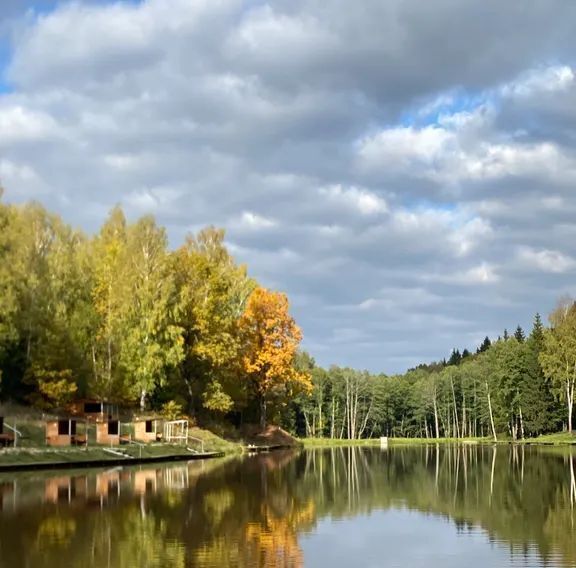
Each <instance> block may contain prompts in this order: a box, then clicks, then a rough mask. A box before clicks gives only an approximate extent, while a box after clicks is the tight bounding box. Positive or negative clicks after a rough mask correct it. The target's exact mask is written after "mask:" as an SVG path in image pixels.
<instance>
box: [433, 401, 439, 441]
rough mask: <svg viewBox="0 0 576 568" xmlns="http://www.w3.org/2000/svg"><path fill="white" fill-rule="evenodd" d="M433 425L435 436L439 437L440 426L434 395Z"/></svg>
mask: <svg viewBox="0 0 576 568" xmlns="http://www.w3.org/2000/svg"><path fill="white" fill-rule="evenodd" d="M434 426H435V427H436V438H440V428H439V427H438V405H437V404H436V396H434Z"/></svg>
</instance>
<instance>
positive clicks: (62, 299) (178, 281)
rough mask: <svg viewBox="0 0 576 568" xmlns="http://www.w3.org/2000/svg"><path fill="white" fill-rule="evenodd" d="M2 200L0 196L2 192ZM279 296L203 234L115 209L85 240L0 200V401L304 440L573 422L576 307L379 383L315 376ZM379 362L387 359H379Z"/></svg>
mask: <svg viewBox="0 0 576 568" xmlns="http://www.w3.org/2000/svg"><path fill="white" fill-rule="evenodd" d="M0 196H1V194H0ZM301 339H302V333H301V331H300V329H299V327H298V326H297V324H296V322H295V321H294V319H293V318H292V316H291V315H290V313H289V301H288V298H287V296H286V295H285V294H283V293H281V292H276V291H272V290H267V289H266V288H264V287H262V286H260V285H259V284H258V282H256V281H255V280H254V278H252V277H250V276H249V275H248V271H247V268H246V267H245V266H243V265H240V264H238V263H237V262H236V261H235V260H234V258H233V257H232V256H231V254H230V253H229V252H228V250H227V248H226V245H225V235H224V231H223V230H222V229H217V228H214V227H207V228H205V229H203V230H201V231H200V232H199V233H197V234H191V235H188V236H187V237H186V239H185V242H184V243H183V244H182V245H181V246H180V247H178V248H176V249H173V250H172V249H170V247H169V245H168V239H167V234H166V230H165V229H164V228H163V227H161V226H159V225H158V224H157V223H156V221H155V219H154V218H153V217H152V216H145V217H142V218H140V219H138V220H136V221H134V222H132V223H130V222H128V220H127V219H126V217H125V215H124V213H123V211H122V210H121V208H119V207H115V208H113V209H112V211H111V212H110V213H109V215H108V218H107V219H106V221H105V222H104V224H103V225H102V226H101V227H100V229H99V231H98V232H97V233H96V234H94V235H86V234H85V233H83V232H82V231H79V230H76V229H74V228H72V227H71V226H70V225H68V224H67V223H65V222H64V221H63V220H62V219H61V218H60V217H59V216H58V215H56V214H54V213H51V212H49V211H47V210H46V209H45V208H44V207H43V206H41V205H40V204H38V203H28V204H24V205H10V204H7V203H4V202H2V201H0V398H1V399H2V400H4V401H8V400H9V401H14V402H17V403H21V404H30V405H34V406H35V407H38V408H42V409H46V408H54V409H56V408H61V407H63V406H65V405H66V404H67V402H69V401H71V400H73V399H74V398H78V397H93V398H98V399H105V400H110V401H114V402H119V403H122V404H126V405H133V406H135V407H139V408H140V409H142V410H145V409H153V410H160V409H163V408H164V409H167V408H168V409H172V411H181V412H182V413H184V414H186V415H188V416H190V417H191V418H192V419H193V420H195V421H196V422H198V423H199V424H203V425H206V426H214V425H220V426H222V425H230V426H233V427H237V426H239V425H241V424H245V423H254V422H259V423H260V426H262V427H264V426H265V425H266V423H267V422H274V423H276V424H279V425H282V426H283V427H284V428H286V429H287V430H289V431H291V432H292V433H295V434H297V435H300V436H306V437H324V438H346V439H358V438H367V437H375V436H396V437H423V438H440V437H448V438H465V437H486V436H490V437H492V438H494V439H495V440H497V439H498V438H499V437H507V438H508V437H509V438H512V439H521V438H529V437H534V436H537V435H540V434H543V433H548V432H558V431H562V430H567V431H570V432H571V431H572V415H573V402H574V388H575V385H576V307H575V304H574V302H573V301H572V300H570V299H564V300H562V301H561V302H560V303H559V304H558V307H557V308H556V309H555V310H554V312H553V313H552V314H550V317H549V325H545V324H544V323H543V322H542V320H541V317H540V316H539V315H538V314H536V316H535V317H534V324H533V327H532V329H531V330H530V331H529V332H527V333H525V332H524V330H522V329H521V328H520V327H518V328H517V329H516V331H515V333H513V334H508V332H506V331H504V333H503V334H502V336H501V337H498V338H494V339H492V340H491V339H490V338H488V337H486V339H485V340H484V342H483V343H482V344H481V345H480V346H478V347H477V349H476V350H475V352H473V353H472V352H470V351H469V350H468V349H464V350H463V351H462V352H460V351H459V350H458V349H454V350H453V352H452V354H451V356H450V357H449V359H448V360H442V361H440V362H435V363H430V364H422V365H419V366H418V367H416V368H414V369H410V370H409V371H407V372H406V373H404V374H402V375H394V376H386V375H384V374H371V373H368V372H366V371H358V370H354V369H349V368H341V367H331V368H329V369H323V368H321V367H319V366H317V365H316V364H315V362H314V359H313V358H312V357H311V356H310V355H309V354H308V353H306V352H304V351H302V350H301V349H300V342H301ZM384 365H385V361H383V366H384Z"/></svg>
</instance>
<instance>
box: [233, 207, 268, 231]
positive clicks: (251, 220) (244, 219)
mask: <svg viewBox="0 0 576 568" xmlns="http://www.w3.org/2000/svg"><path fill="white" fill-rule="evenodd" d="M239 224H240V226H242V227H247V228H249V229H255V230H258V229H269V228H270V227H274V226H275V225H276V222H275V221H273V220H272V219H267V218H266V217H262V216H261V215H257V214H256V213H252V212H251V211H244V213H242V216H241V218H240V223H239Z"/></svg>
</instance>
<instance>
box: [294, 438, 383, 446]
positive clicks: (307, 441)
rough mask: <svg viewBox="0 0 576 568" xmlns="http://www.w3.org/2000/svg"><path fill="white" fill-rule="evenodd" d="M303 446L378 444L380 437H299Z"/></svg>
mask: <svg viewBox="0 0 576 568" xmlns="http://www.w3.org/2000/svg"><path fill="white" fill-rule="evenodd" d="M299 441H300V442H301V443H302V444H303V445H304V447H305V448H328V447H334V446H379V445H380V438H364V439H362V440H345V439H340V438H300V439H299Z"/></svg>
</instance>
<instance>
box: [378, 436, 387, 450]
mask: <svg viewBox="0 0 576 568" xmlns="http://www.w3.org/2000/svg"><path fill="white" fill-rule="evenodd" d="M380 447H381V448H382V449H383V450H386V449H388V436H381V437H380Z"/></svg>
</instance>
